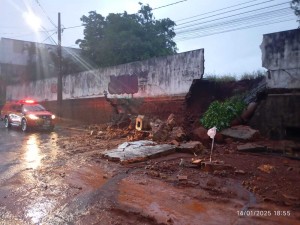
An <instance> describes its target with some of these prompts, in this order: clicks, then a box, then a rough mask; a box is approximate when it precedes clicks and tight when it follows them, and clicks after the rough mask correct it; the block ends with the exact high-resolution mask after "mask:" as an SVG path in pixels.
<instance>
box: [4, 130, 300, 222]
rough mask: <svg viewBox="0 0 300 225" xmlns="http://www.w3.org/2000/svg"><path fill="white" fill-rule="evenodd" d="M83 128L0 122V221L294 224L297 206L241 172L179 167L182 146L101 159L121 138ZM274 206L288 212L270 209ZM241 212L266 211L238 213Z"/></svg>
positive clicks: (297, 217)
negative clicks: (122, 159) (270, 198)
mask: <svg viewBox="0 0 300 225" xmlns="http://www.w3.org/2000/svg"><path fill="white" fill-rule="evenodd" d="M85 133H86V132H85V131H83V130H81V131H80V130H71V129H66V128H63V127H58V128H56V129H55V130H54V132H38V131H34V132H29V133H24V132H21V131H20V130H18V129H10V130H7V129H5V128H4V127H3V126H2V125H1V128H0V224H3V225H4V224H5V225H7V224H49V225H50V224H51V225H52V224H120V225H121V224H122V225H123V224H145V225H147V224H149V225H150V224H178V225H181V224H182V225H185V224H220V223H222V224H298V219H299V210H297V207H296V208H295V207H292V208H287V206H280V205H275V204H273V203H270V202H263V201H261V200H259V199H258V198H257V197H256V196H255V195H254V194H253V193H251V192H249V191H248V190H247V189H246V188H245V187H244V186H243V185H242V181H243V180H244V179H246V178H247V177H248V175H245V177H243V178H238V177H233V176H230V175H228V176H224V175H222V176H216V175H214V174H210V173H205V172H201V171H199V169H195V168H188V167H185V168H181V167H179V166H178V162H179V161H180V159H185V160H188V159H190V158H191V155H189V154H185V153H174V154H172V155H169V156H164V157H160V158H158V159H152V160H148V161H146V162H141V163H135V164H128V165H121V164H119V163H115V162H109V161H107V160H106V159H103V158H102V157H100V154H99V153H101V152H103V151H105V150H107V149H111V148H114V147H116V146H117V145H118V144H120V143H122V142H124V141H125V140H126V138H122V137H117V138H110V139H109V140H98V139H95V138H93V137H91V136H89V135H84V134H85ZM291 163H293V162H292V161H291ZM295 165H297V164H295ZM178 176H187V177H188V179H187V180H185V181H183V182H182V181H180V180H178V179H177V178H178ZM249 177H251V174H250V175H249ZM276 210H280V211H289V213H290V214H291V215H290V216H275V215H274V212H275V211H276ZM245 211H248V212H250V211H259V212H271V215H269V216H241V215H239V213H240V212H245ZM279 222H280V223H279Z"/></svg>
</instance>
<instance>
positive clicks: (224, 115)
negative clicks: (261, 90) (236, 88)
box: [200, 98, 246, 131]
mask: <svg viewBox="0 0 300 225" xmlns="http://www.w3.org/2000/svg"><path fill="white" fill-rule="evenodd" d="M245 107H246V105H245V103H244V102H243V101H242V100H241V99H238V98H231V99H227V100H226V101H224V102H219V101H214V102H212V103H211V104H210V106H209V107H208V109H207V111H206V112H205V113H204V115H203V117H202V118H201V119H200V122H201V124H202V125H203V126H204V127H205V128H207V129H209V128H212V127H214V126H216V127H217V130H218V131H221V130H223V129H224V128H227V127H229V126H230V122H231V121H232V120H233V119H234V118H235V117H237V116H239V115H240V114H241V113H242V112H243V110H244V108H245Z"/></svg>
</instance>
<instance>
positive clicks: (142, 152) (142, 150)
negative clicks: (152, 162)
mask: <svg viewBox="0 0 300 225" xmlns="http://www.w3.org/2000/svg"><path fill="white" fill-rule="evenodd" d="M174 152H175V146H174V145H169V144H162V145H156V143H155V142H153V141H147V140H143V141H135V142H125V143H123V144H121V145H119V146H118V148H117V149H112V150H108V151H105V152H103V153H102V156H103V157H104V158H107V159H109V160H112V161H118V162H122V163H133V162H142V161H146V160H147V159H150V158H156V157H159V156H162V155H167V154H171V153H174Z"/></svg>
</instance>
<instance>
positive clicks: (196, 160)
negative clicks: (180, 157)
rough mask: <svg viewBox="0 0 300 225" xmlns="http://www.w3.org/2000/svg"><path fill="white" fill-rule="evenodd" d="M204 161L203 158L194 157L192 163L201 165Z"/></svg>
mask: <svg viewBox="0 0 300 225" xmlns="http://www.w3.org/2000/svg"><path fill="white" fill-rule="evenodd" d="M202 161H203V159H192V164H194V165H201V162H202Z"/></svg>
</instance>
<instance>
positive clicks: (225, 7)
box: [175, 0, 274, 22]
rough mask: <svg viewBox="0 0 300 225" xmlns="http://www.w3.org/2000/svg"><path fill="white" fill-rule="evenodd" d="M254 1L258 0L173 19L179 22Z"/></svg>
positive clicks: (254, 0) (253, 0)
mask: <svg viewBox="0 0 300 225" xmlns="http://www.w3.org/2000/svg"><path fill="white" fill-rule="evenodd" d="M256 1H258V0H252V1H248V2H244V3H240V4H237V5H232V6H228V7H225V8H221V9H217V10H214V11H210V12H206V13H202V14H198V15H195V16H191V17H187V18H183V19H180V20H177V21H175V22H179V21H183V20H188V19H191V18H195V17H199V16H204V15H207V14H211V13H214V12H219V11H222V10H224V9H230V8H234V7H236V6H240V5H245V4H248V3H251V2H256ZM273 1H274V0H273Z"/></svg>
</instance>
